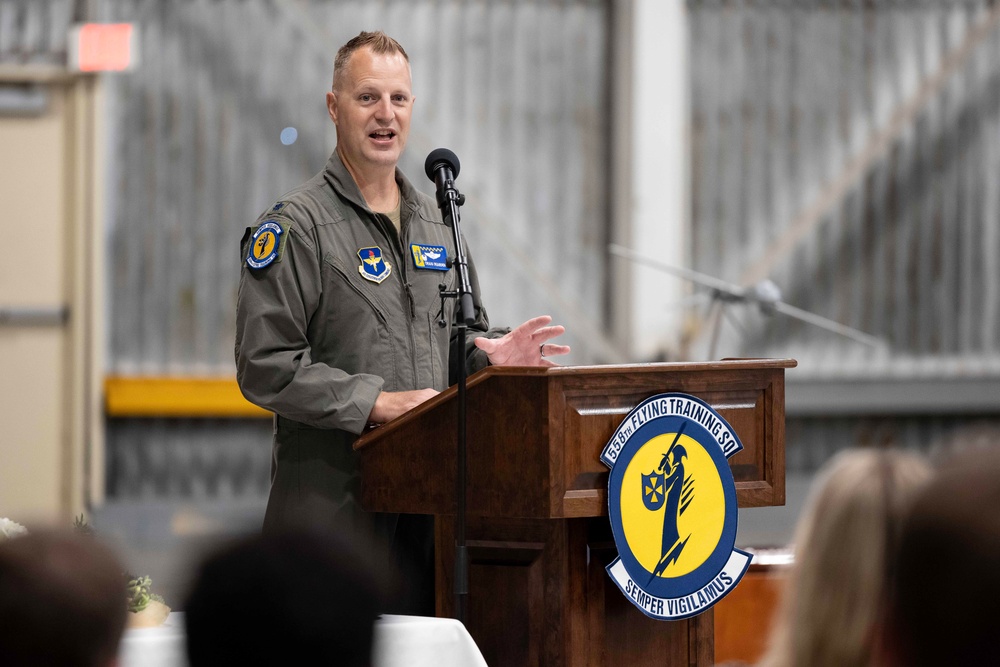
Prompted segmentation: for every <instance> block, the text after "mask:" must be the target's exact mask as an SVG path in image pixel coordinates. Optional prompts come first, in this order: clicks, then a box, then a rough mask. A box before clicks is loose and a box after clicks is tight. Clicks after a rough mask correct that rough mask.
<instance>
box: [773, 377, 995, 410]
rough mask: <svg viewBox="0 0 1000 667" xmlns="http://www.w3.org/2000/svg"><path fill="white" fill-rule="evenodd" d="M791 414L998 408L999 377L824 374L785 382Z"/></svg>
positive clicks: (786, 399) (787, 408)
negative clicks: (878, 376) (849, 375)
mask: <svg viewBox="0 0 1000 667" xmlns="http://www.w3.org/2000/svg"><path fill="white" fill-rule="evenodd" d="M785 414H786V415H788V416H789V417H832V416H848V415H850V416H862V415H864V416H870V415H977V414H994V415H995V414H1000V377H997V376H984V377H954V376H952V377H945V376H935V377H909V378H865V379H858V378H824V379H805V380H795V379H793V378H791V377H790V378H788V380H787V381H786V383H785Z"/></svg>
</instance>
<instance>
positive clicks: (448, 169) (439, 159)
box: [424, 148, 462, 189]
mask: <svg viewBox="0 0 1000 667" xmlns="http://www.w3.org/2000/svg"><path fill="white" fill-rule="evenodd" d="M461 168H462V165H461V164H459V162H458V156H457V155H455V154H454V153H452V152H451V151H450V150H448V149H447V148H435V149H434V150H432V151H431V153H430V155H428V156H427V160H425V161H424V173H426V174H427V178H429V179H431V180H432V181H434V183H435V184H437V186H438V189H440V188H441V185H440V184H439V183H438V174H439V173H440V172H444V173H443V174H442V178H444V179H445V180H452V181H453V180H455V179H456V178H458V172H459V170H460V169H461Z"/></svg>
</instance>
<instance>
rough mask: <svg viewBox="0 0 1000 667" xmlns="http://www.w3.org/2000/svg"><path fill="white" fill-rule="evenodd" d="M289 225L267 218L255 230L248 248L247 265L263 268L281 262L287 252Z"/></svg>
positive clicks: (252, 267)
mask: <svg viewBox="0 0 1000 667" xmlns="http://www.w3.org/2000/svg"><path fill="white" fill-rule="evenodd" d="M288 229H289V225H288V224H287V223H280V222H278V221H277V220H267V221H266V222H264V223H263V224H262V225H260V226H259V227H257V229H255V230H254V232H253V234H252V235H251V236H250V246H249V248H247V256H246V261H247V266H248V267H250V268H251V269H263V268H264V267H265V266H269V265H270V264H272V263H274V262H280V261H281V256H282V255H283V254H284V252H285V243H286V241H287V238H288Z"/></svg>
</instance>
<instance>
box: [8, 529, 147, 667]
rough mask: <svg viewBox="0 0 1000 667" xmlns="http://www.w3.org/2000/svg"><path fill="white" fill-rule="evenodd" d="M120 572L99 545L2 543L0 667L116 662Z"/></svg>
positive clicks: (56, 539)
mask: <svg viewBox="0 0 1000 667" xmlns="http://www.w3.org/2000/svg"><path fill="white" fill-rule="evenodd" d="M126 613H127V610H126V602H125V575H124V568H123V567H122V565H121V563H120V562H119V561H118V559H117V558H116V556H115V554H114V552H112V551H111V550H110V549H109V548H108V547H107V546H105V545H103V544H101V543H100V542H99V541H98V540H97V539H96V538H94V537H92V536H89V535H82V534H79V533H74V532H70V531H65V532H57V531H41V532H38V531H33V532H32V533H31V534H30V535H24V536H22V537H17V538H13V539H9V540H5V541H3V542H0V665H3V666H4V667H20V666H21V665H24V666H28V665H31V666H33V667H34V666H37V665H59V666H60V667H75V666H79V667H99V666H104V665H113V664H116V662H117V655H118V643H119V641H120V640H121V637H122V633H123V632H124V630H125V615H126Z"/></svg>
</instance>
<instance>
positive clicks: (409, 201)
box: [325, 149, 417, 220]
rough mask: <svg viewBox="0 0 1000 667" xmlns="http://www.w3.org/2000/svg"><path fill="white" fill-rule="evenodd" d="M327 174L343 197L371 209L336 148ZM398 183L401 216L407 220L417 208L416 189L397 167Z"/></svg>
mask: <svg viewBox="0 0 1000 667" xmlns="http://www.w3.org/2000/svg"><path fill="white" fill-rule="evenodd" d="M325 176H326V180H327V182H328V183H329V184H330V186H331V187H332V188H333V189H334V190H335V191H336V192H337V193H338V194H339V195H340V196H342V197H344V198H345V199H347V200H348V201H350V202H351V203H352V204H354V205H355V206H359V207H360V208H363V209H365V210H366V211H370V210H371V209H370V208H369V207H368V203H367V202H365V198H364V197H363V196H362V195H361V190H360V189H359V188H358V184H357V183H355V182H354V177H353V176H351V172H349V171H348V170H347V167H346V166H344V163H343V161H342V160H341V159H340V154H339V153H337V151H336V149H334V151H333V154H332V155H330V159H329V160H328V161H327V163H326V170H325ZM396 183H397V184H398V185H399V195H400V198H401V200H402V203H401V205H400V218H401V219H403V220H406V219H407V218H409V213H410V212H412V211H413V210H415V209H416V208H417V195H416V189H415V188H414V187H413V185H412V184H411V183H410V181H409V180H408V179H407V178H406V176H404V175H403V172H401V171H400V170H399V167H396Z"/></svg>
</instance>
